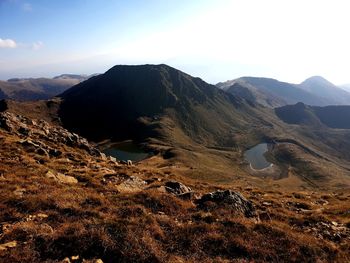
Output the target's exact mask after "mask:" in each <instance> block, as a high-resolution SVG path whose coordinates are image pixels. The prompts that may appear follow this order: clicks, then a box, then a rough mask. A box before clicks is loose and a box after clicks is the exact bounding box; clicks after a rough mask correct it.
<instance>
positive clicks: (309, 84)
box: [298, 76, 350, 105]
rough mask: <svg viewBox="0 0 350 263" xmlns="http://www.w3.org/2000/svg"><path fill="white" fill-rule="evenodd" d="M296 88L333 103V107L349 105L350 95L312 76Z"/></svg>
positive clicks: (322, 79) (321, 78)
mask: <svg viewBox="0 0 350 263" xmlns="http://www.w3.org/2000/svg"><path fill="white" fill-rule="evenodd" d="M298 87H299V88H301V89H304V90H306V91H308V92H310V93H312V94H314V95H317V96H320V97H322V98H325V99H327V100H328V101H330V102H333V104H334V105H340V104H341V105H350V93H349V92H347V91H345V90H343V89H341V88H340V87H337V86H336V85H334V84H333V83H331V82H329V81H328V80H326V79H324V78H323V77H320V76H314V77H311V78H308V79H306V80H305V81H303V82H302V83H300V84H299V85H298Z"/></svg>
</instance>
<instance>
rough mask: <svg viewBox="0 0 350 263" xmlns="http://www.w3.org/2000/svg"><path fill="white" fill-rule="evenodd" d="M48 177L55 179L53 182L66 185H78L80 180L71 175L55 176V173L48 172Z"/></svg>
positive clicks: (58, 174)
mask: <svg viewBox="0 0 350 263" xmlns="http://www.w3.org/2000/svg"><path fill="white" fill-rule="evenodd" d="M46 177H47V178H49V179H53V180H55V181H57V182H60V183H65V184H76V183H78V180H77V179H76V178H75V177H73V176H69V175H64V174H62V173H57V174H54V173H53V172H51V171H48V172H47V173H46Z"/></svg>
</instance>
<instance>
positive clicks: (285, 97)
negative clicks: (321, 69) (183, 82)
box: [216, 76, 350, 107]
mask: <svg viewBox="0 0 350 263" xmlns="http://www.w3.org/2000/svg"><path fill="white" fill-rule="evenodd" d="M216 86H217V87H218V88H221V89H223V90H225V91H227V92H229V93H231V94H233V95H236V96H240V97H242V98H244V99H246V100H248V101H250V102H253V103H259V104H261V105H263V106H267V107H279V106H284V105H288V104H295V103H298V102H303V103H305V104H307V105H312V106H326V105H350V93H349V92H347V91H345V90H344V89H342V88H340V87H338V86H336V85H334V84H332V83H331V82H329V81H327V80H326V79H324V78H322V77H320V76H314V77H311V78H308V79H307V80H305V81H304V82H302V83H300V84H291V83H286V82H281V81H278V80H275V79H270V78H255V77H242V78H239V79H235V80H229V81H226V82H222V83H218V84H217V85H216Z"/></svg>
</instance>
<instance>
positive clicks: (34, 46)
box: [32, 41, 44, 50]
mask: <svg viewBox="0 0 350 263" xmlns="http://www.w3.org/2000/svg"><path fill="white" fill-rule="evenodd" d="M43 46H44V43H43V42H41V41H37V42H34V43H33V44H32V49H33V50H39V49H41V48H42V47H43Z"/></svg>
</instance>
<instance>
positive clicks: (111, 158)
mask: <svg viewBox="0 0 350 263" xmlns="http://www.w3.org/2000/svg"><path fill="white" fill-rule="evenodd" d="M108 159H109V160H110V161H112V162H117V158H115V157H113V156H108Z"/></svg>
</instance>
